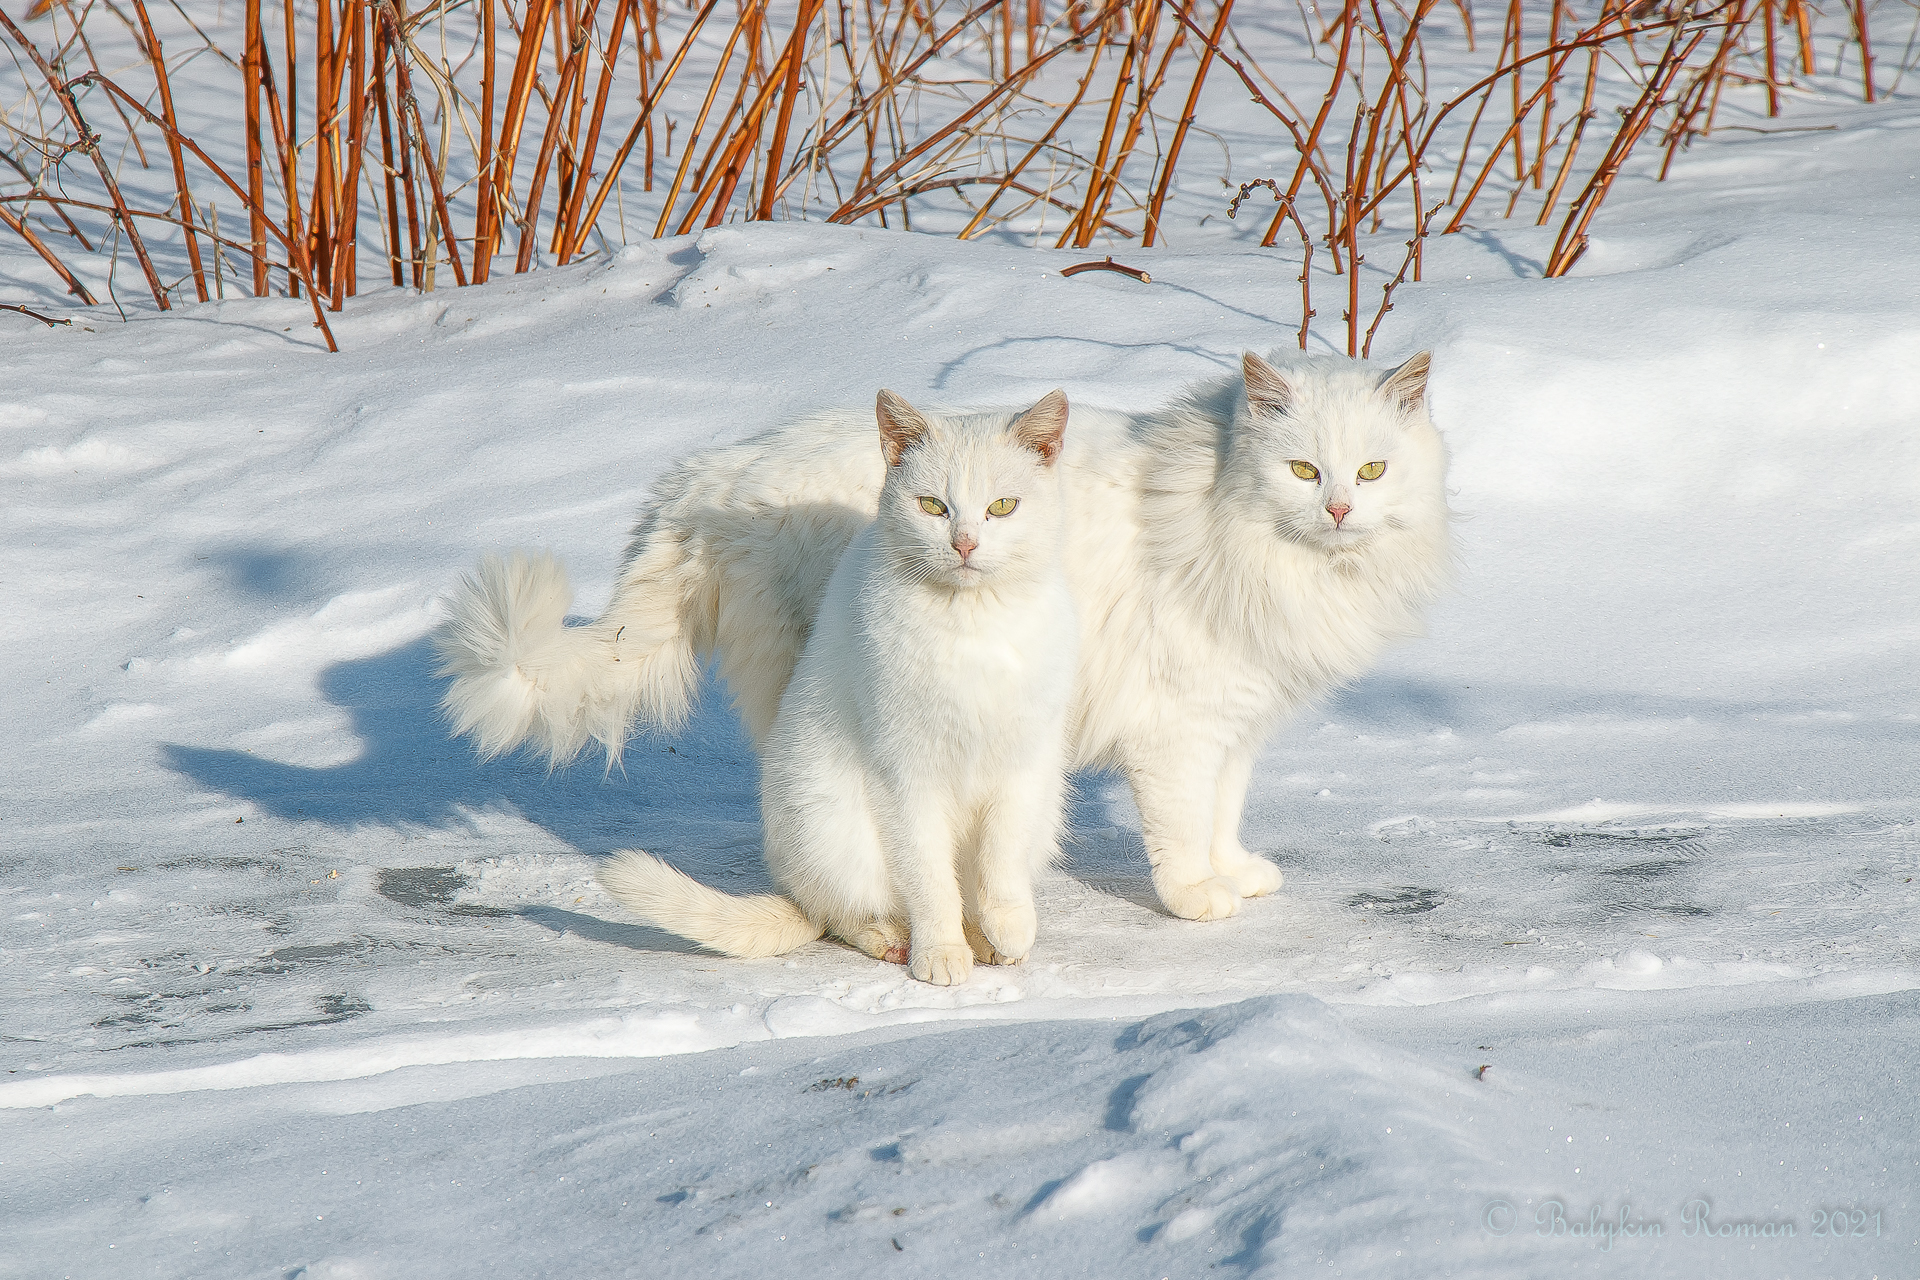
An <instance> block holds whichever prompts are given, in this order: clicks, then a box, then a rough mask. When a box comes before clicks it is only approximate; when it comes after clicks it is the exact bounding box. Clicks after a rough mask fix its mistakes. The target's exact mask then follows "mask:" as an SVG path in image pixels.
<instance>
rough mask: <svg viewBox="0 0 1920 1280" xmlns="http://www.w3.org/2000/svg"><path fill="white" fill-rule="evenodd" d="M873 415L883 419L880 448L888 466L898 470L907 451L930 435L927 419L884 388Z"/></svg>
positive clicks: (876, 402) (881, 422) (874, 407)
mask: <svg viewBox="0 0 1920 1280" xmlns="http://www.w3.org/2000/svg"><path fill="white" fill-rule="evenodd" d="M873 412H874V416H875V417H876V418H878V419H879V420H880V449H881V452H883V453H885V454H886V455H887V465H888V466H890V467H897V466H899V465H900V458H901V456H902V455H903V454H905V453H906V451H907V450H908V449H910V448H912V447H913V446H914V445H916V444H918V443H919V442H920V438H921V437H922V436H924V435H926V434H927V420H926V419H925V418H923V417H921V416H920V411H919V410H918V409H915V408H914V407H913V406H912V405H910V404H908V403H907V402H906V401H905V400H902V399H901V398H900V397H899V396H897V395H895V394H893V392H891V391H887V390H885V389H882V390H881V392H880V395H879V398H878V399H876V400H875V401H874V405H873Z"/></svg>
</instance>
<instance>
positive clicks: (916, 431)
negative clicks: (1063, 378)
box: [875, 391, 1067, 590]
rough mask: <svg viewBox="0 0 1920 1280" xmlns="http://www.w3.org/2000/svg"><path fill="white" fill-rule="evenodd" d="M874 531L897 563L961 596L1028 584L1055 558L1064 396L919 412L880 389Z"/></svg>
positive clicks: (1059, 528)
mask: <svg viewBox="0 0 1920 1280" xmlns="http://www.w3.org/2000/svg"><path fill="white" fill-rule="evenodd" d="M875 416H876V417H877V418H878V419H879V423H880V448H881V451H882V452H883V453H884V454H885V455H886V459H887V479H886V484H885V486H884V487H883V488H882V489H881V492H880V512H879V528H880V535H881V538H882V540H883V541H884V543H885V544H886V546H887V548H888V550H889V552H890V553H891V559H892V560H893V562H894V563H895V564H896V565H898V566H899V567H901V568H902V569H904V570H905V571H906V572H907V573H909V574H910V575H911V576H912V577H914V578H915V579H917V580H919V581H922V582H928V583H934V584H938V585H942V586H946V587H950V588H953V589H957V590H972V589H975V588H977V587H981V586H986V585H989V584H1009V583H1012V582H1014V581H1018V580H1022V579H1031V578H1033V577H1036V576H1038V575H1039V574H1040V573H1041V572H1044V571H1047V570H1050V569H1051V568H1052V567H1053V566H1055V565H1056V564H1057V563H1058V561H1059V558H1060V538H1061V531H1062V513H1061V498H1060V480H1059V467H1058V463H1059V459H1060V449H1061V444H1062V442H1063V441H1064V439H1065V436H1066V430H1067V397H1066V393H1065V392H1061V391H1052V392H1049V393H1048V394H1047V395H1046V396H1044V397H1042V398H1041V400H1040V402H1039V403H1038V404H1036V405H1034V406H1033V407H1032V408H1031V409H1028V410H1027V411H1026V412H1025V413H1021V414H1014V415H1009V414H1005V413H999V414H964V415H939V414H922V413H921V412H920V411H919V410H917V409H915V408H914V407H913V406H912V405H910V404H908V403H907V402H906V401H905V400H902V399H901V398H900V397H899V396H897V395H894V394H893V393H892V392H891V391H882V392H881V393H880V395H879V399H878V401H877V403H876V405H875Z"/></svg>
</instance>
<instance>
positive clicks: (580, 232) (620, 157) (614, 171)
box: [568, 0, 720, 253]
mask: <svg viewBox="0 0 1920 1280" xmlns="http://www.w3.org/2000/svg"><path fill="white" fill-rule="evenodd" d="M719 3H720V0H707V2H706V4H705V5H703V6H702V7H701V9H700V13H699V15H698V16H697V17H695V18H694V20H693V25H692V26H691V27H689V28H688V29H687V34H686V37H685V38H684V39H682V40H681V42H680V47H679V48H678V49H676V50H674V54H673V60H672V61H671V62H669V63H668V64H667V68H666V70H665V71H663V72H662V73H661V75H660V79H659V80H658V81H657V82H655V83H654V85H653V87H652V88H651V89H649V90H648V91H647V96H646V97H645V98H644V99H642V101H641V103H640V120H639V121H636V122H635V124H634V126H633V128H632V129H631V130H629V131H628V133H627V137H626V140H625V141H624V142H622V143H621V144H620V150H619V152H618V153H617V154H616V155H615V156H614V159H613V163H612V164H611V165H609V166H608V168H607V176H606V177H605V178H604V179H602V180H601V183H600V189H599V191H597V192H595V193H594V197H593V204H592V205H591V206H589V207H588V209H587V213H586V216H585V217H584V218H582V219H581V220H580V223H579V228H578V229H577V230H576V231H575V233H574V237H573V240H572V243H571V245H570V246H569V249H568V252H569V253H577V252H579V248H580V244H581V242H582V241H583V240H584V239H585V238H586V228H588V227H591V226H593V225H594V224H595V223H596V222H598V221H599V220H600V209H601V206H603V205H605V204H606V202H607V196H608V195H609V194H611V193H612V191H613V189H614V184H615V183H617V182H618V181H619V180H620V171H621V169H622V168H624V167H625V165H626V162H627V157H628V156H630V155H632V154H633V148H634V144H635V143H636V142H638V141H639V140H640V135H641V132H642V124H643V123H644V122H645V121H647V120H650V119H652V118H653V111H654V108H655V107H656V106H657V105H658V103H659V101H660V97H661V95H662V94H664V93H666V91H667V89H668V88H669V87H671V86H672V84H673V78H674V76H675V75H676V74H677V73H678V72H679V70H680V64H681V63H683V62H685V61H686V59H687V54H688V53H689V52H690V51H691V50H692V48H693V42H694V40H695V39H697V38H698V37H699V35H700V31H701V29H702V28H703V27H705V26H706V23H707V19H708V17H710V16H711V15H712V13H713V10H714V6H716V5H717V4H719ZM708 105H711V100H709V104H708ZM703 118H704V116H703ZM692 149H693V148H692V140H691V139H689V140H688V144H687V146H686V148H685V149H684V150H683V151H682V152H681V172H680V173H679V174H677V175H676V176H675V186H674V188H673V190H671V191H669V192H668V193H667V202H666V204H665V205H663V206H662V208H661V214H660V222H659V224H658V225H657V226H656V227H655V228H654V233H653V234H654V238H655V239H658V238H659V237H660V235H661V233H662V231H663V230H664V228H665V227H666V224H667V216H668V215H669V214H671V213H672V212H673V201H674V199H675V197H676V196H678V195H679V186H678V183H679V182H680V181H681V180H682V179H684V177H685V168H686V157H687V155H688V154H689V153H691V151H692Z"/></svg>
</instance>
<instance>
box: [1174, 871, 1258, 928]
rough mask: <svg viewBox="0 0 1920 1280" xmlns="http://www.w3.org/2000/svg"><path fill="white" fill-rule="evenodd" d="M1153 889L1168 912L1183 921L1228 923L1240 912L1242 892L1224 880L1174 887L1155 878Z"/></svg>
mask: <svg viewBox="0 0 1920 1280" xmlns="http://www.w3.org/2000/svg"><path fill="white" fill-rule="evenodd" d="M1153 887H1154V888H1155V889H1157V890H1158V891H1159V893H1160V901H1161V902H1163V903H1165V904H1166V907H1167V910H1169V911H1171V912H1173V914H1174V915H1176V916H1179V917H1180V918H1181V919H1182V920H1225V919H1226V918H1227V917H1228V916H1230V915H1232V914H1233V913H1234V912H1236V911H1238V910H1239V909H1240V889H1239V886H1238V885H1236V884H1234V882H1233V881H1231V880H1228V879H1226V878H1225V877H1224V876H1209V877H1208V878H1207V879H1205V880H1202V881H1199V882H1198V883H1196V884H1174V883H1172V882H1170V881H1167V880H1163V879H1161V878H1160V877H1159V876H1157V875H1156V876H1154V878H1153Z"/></svg>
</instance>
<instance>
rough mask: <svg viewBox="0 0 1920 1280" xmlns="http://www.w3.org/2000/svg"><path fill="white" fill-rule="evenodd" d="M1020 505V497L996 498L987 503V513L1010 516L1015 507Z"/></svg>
mask: <svg viewBox="0 0 1920 1280" xmlns="http://www.w3.org/2000/svg"><path fill="white" fill-rule="evenodd" d="M1019 505H1020V499H1018V498H995V499H994V500H993V501H992V502H990V503H988V504H987V514H988V515H990V516H1010V515H1012V514H1013V509H1014V508H1015V507H1017V506H1019Z"/></svg>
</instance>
